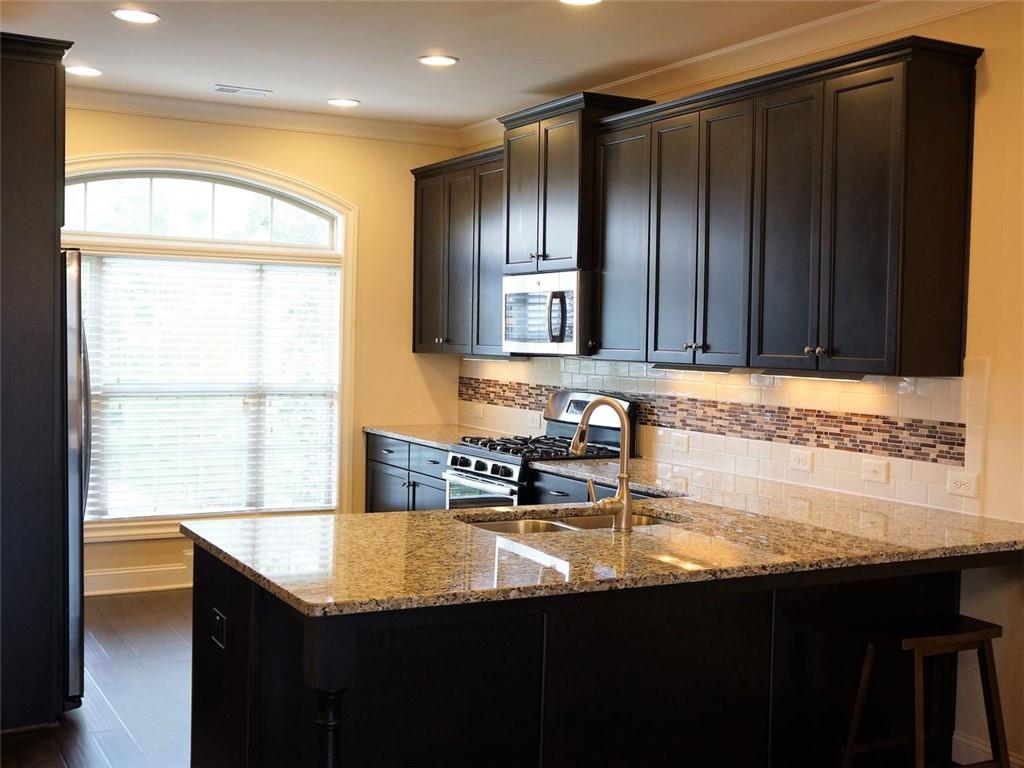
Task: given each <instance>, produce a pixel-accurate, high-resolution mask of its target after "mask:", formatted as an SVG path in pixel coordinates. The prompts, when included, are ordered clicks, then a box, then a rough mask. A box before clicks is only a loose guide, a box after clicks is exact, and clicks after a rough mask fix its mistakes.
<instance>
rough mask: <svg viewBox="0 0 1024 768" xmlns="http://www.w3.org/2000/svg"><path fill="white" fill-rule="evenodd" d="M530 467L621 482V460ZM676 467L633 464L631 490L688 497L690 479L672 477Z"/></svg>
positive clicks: (645, 462)
mask: <svg viewBox="0 0 1024 768" xmlns="http://www.w3.org/2000/svg"><path fill="white" fill-rule="evenodd" d="M530 466H531V467H532V468H533V469H536V470H537V471H538V472H550V473H551V474H553V475H561V476H562V477H571V478H574V479H576V480H593V481H594V482H595V483H601V484H602V485H612V486H614V485H616V484H617V483H618V482H619V479H618V475H619V462H618V460H617V459H580V460H578V461H574V460H571V459H570V460H566V459H562V460H559V461H531V462H530ZM671 467H672V465H670V464H666V463H665V462H663V461H655V460H654V459H642V458H635V459H630V460H629V487H630V489H631V490H634V491H637V492H639V493H648V494H650V495H652V496H685V495H686V494H687V482H688V481H687V479H686V478H685V477H680V476H678V475H674V474H672V472H671V471H669V470H671Z"/></svg>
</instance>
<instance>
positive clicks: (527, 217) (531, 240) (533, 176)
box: [505, 123, 540, 274]
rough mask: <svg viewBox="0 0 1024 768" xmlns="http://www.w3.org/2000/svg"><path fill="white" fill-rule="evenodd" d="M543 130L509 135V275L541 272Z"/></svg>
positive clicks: (527, 128) (523, 130) (528, 128)
mask: <svg viewBox="0 0 1024 768" xmlns="http://www.w3.org/2000/svg"><path fill="white" fill-rule="evenodd" d="M539 216H540V126H539V125H538V124H536V123H534V124H532V125H524V126H522V127H521V128H516V129H515V130H511V131H506V132H505V232H506V235H505V273H506V274H515V273H520V272H533V271H535V270H536V269H537V264H536V261H535V259H534V255H535V254H536V253H537V242H538V241H537V238H538V232H539V229H538V224H539Z"/></svg>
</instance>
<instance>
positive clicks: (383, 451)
mask: <svg viewBox="0 0 1024 768" xmlns="http://www.w3.org/2000/svg"><path fill="white" fill-rule="evenodd" d="M380 452H381V453H384V454H387V455H388V456H390V455H391V454H392V453H394V452H395V451H394V449H392V448H381V449H380Z"/></svg>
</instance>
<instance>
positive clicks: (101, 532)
mask: <svg viewBox="0 0 1024 768" xmlns="http://www.w3.org/2000/svg"><path fill="white" fill-rule="evenodd" d="M119 171H121V172H124V173H126V174H128V173H160V172H167V173H175V172H177V173H182V172H186V173H193V174H204V175H208V176H220V177H223V178H226V179H228V180H235V181H237V182H239V183H241V184H249V185H255V186H260V187H265V188H268V189H269V190H271V191H273V190H278V191H280V192H283V193H286V194H289V195H292V196H294V197H297V198H299V199H300V200H305V201H308V202H309V203H310V204H312V205H314V206H316V207H318V208H321V209H322V210H324V211H327V212H330V213H331V214H332V215H335V216H339V217H342V218H343V219H344V223H343V225H342V226H341V227H338V226H335V227H334V228H333V229H334V231H335V233H337V232H338V230H339V229H340V230H341V231H342V233H343V238H344V239H343V240H340V239H339V238H338V237H337V236H336V237H335V244H334V248H333V249H325V248H302V247H293V246H281V245H274V244H271V243H265V244H264V243H259V244H254V243H230V242H223V241H203V242H202V244H201V245H200V244H199V243H198V242H197V241H194V240H184V239H176V238H165V237H151V236H147V237H139V236H137V235H136V236H132V235H96V234H87V233H79V232H66V233H62V234H61V245H62V247H75V248H81V249H82V250H83V251H84V252H87V253H94V254H98V255H119V254H132V255H134V256H144V257H145V256H150V257H159V256H162V257H166V256H169V255H170V256H175V257H180V258H196V259H215V260H218V261H223V260H225V259H232V260H236V261H257V260H258V261H265V262H277V263H303V264H337V265H339V266H340V267H341V281H342V284H341V317H340V318H339V321H340V323H341V328H340V333H339V340H340V345H341V350H340V353H339V355H338V364H339V369H340V370H339V372H338V473H337V477H338V488H337V490H336V493H335V498H336V499H337V508H336V509H335V512H336V513H337V512H341V511H350V510H352V509H353V506H352V502H353V498H354V488H353V484H352V477H353V464H354V461H353V459H354V442H355V441H354V437H353V434H354V430H353V424H354V420H353V406H354V397H353V394H354V391H353V390H354V381H355V370H354V363H355V297H356V245H357V242H358V226H357V221H358V215H357V210H356V208H355V206H353V205H352V204H350V203H348V202H346V201H344V200H342V199H341V198H339V197H336V196H334V195H332V194H330V193H329V192H326V191H325V190H322V189H319V188H317V187H313V186H311V185H309V184H306V183H305V182H302V181H300V180H298V179H293V178H290V177H287V176H283V175H281V174H277V173H274V172H272V171H268V170H265V169H262V168H257V167H255V166H250V165H246V164H243V163H235V162H231V161H225V160H220V159H215V158H204V157H196V156H194V155H172V154H158V155H141V154H117V155H99V156H88V157H79V158H69V159H68V160H67V162H66V163H65V180H66V182H67V183H74V179H75V178H76V177H79V176H89V175H93V174H96V173H113V172H119ZM318 512H319V511H318ZM281 514H288V515H291V514H308V512H306V513H304V512H302V511H288V512H283V513H282V512H262V513H259V516H273V515H281ZM242 516H249V517H251V516H253V515H252V513H245V514H243V515H242ZM217 517H222V518H223V517H230V518H235V517H238V515H188V516H182V517H153V518H128V519H123V518H119V519H113V520H91V521H88V522H86V523H85V542H86V543H96V542H102V541H138V540H149V539H163V538H173V537H175V536H180V534H179V533H178V525H179V523H181V522H183V521H187V520H195V519H200V518H204V519H210V518H217Z"/></svg>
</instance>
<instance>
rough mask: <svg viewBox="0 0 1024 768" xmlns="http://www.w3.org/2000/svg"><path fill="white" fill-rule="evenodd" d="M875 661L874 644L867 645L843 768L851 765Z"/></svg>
mask: <svg viewBox="0 0 1024 768" xmlns="http://www.w3.org/2000/svg"><path fill="white" fill-rule="evenodd" d="M874 660H875V644H874V643H868V646H867V648H865V649H864V663H863V664H862V665H861V668H860V682H859V683H858V684H857V698H856V699H855V700H854V702H853V714H852V715H851V717H850V730H849V732H848V733H847V734H846V749H845V750H844V751H843V768H850V766H852V765H853V748H854V746H855V745H856V743H857V733H858V732H859V731H860V717H861V715H862V714H863V713H864V699H865V698H867V693H868V682H869V681H870V679H871V665H872V664H873V663H874Z"/></svg>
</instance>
